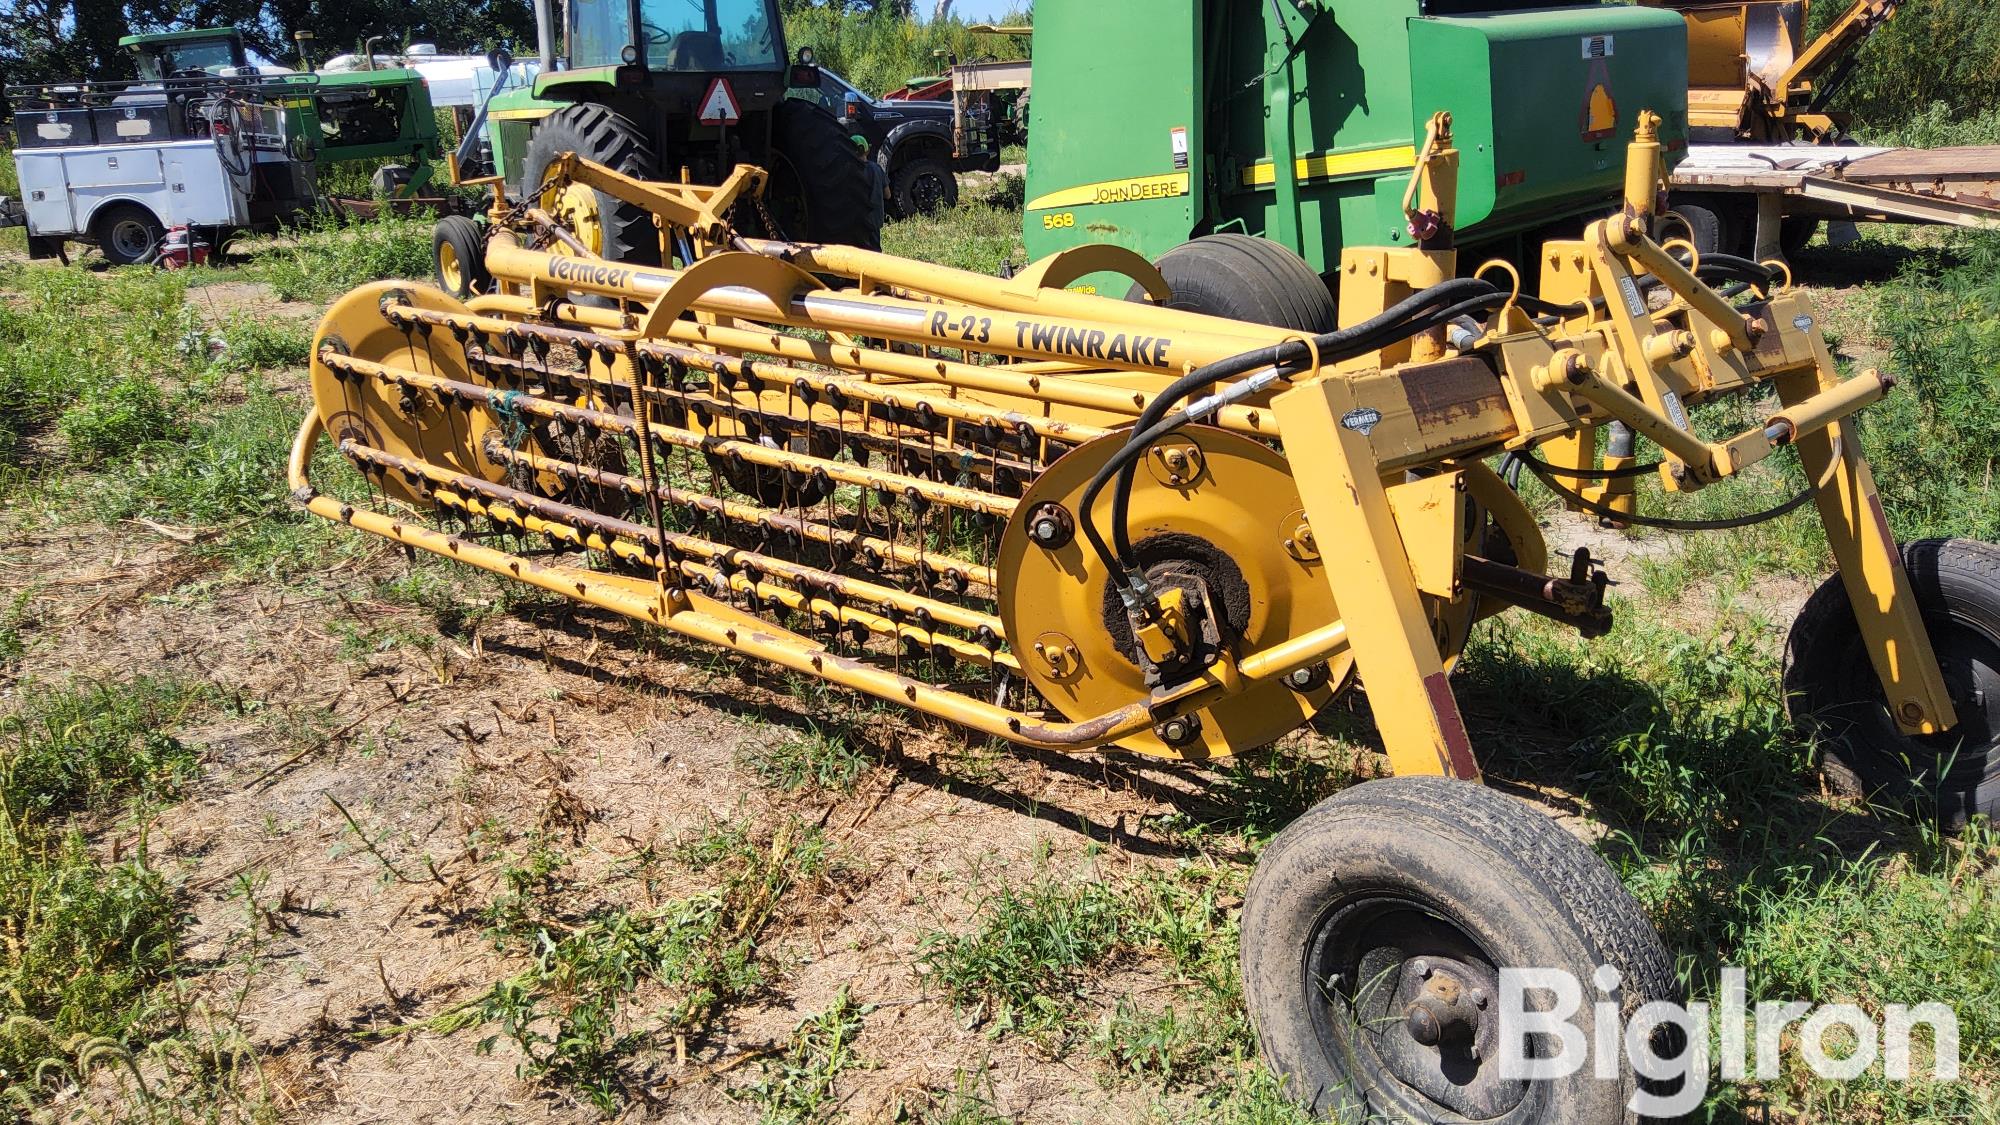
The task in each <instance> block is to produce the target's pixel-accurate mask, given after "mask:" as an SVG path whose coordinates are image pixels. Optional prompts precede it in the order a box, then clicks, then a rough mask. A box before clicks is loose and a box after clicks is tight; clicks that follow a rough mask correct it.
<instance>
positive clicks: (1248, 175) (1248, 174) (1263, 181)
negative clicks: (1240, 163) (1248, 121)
mask: <svg viewBox="0 0 2000 1125" xmlns="http://www.w3.org/2000/svg"><path fill="white" fill-rule="evenodd" d="M1416 166H1417V149H1416V146H1414V145H1394V146H1392V147H1389V148H1370V149H1363V150H1361V151H1360V152H1331V153H1326V154H1324V155H1321V156H1302V157H1300V158H1299V162H1298V177H1299V179H1300V180H1301V181H1308V180H1337V179H1340V178H1342V177H1344V176H1366V175H1369V174H1371V173H1374V172H1400V171H1403V170H1405V169H1409V168H1415V167H1416ZM1277 182H1278V172H1277V167H1276V166H1275V165H1274V164H1272V163H1271V162H1270V161H1268V160H1260V161H1258V162H1257V163H1255V164H1252V165H1251V166H1250V167H1248V168H1245V169H1243V186H1244V187H1270V186H1271V185H1272V184H1275V183H1277Z"/></svg>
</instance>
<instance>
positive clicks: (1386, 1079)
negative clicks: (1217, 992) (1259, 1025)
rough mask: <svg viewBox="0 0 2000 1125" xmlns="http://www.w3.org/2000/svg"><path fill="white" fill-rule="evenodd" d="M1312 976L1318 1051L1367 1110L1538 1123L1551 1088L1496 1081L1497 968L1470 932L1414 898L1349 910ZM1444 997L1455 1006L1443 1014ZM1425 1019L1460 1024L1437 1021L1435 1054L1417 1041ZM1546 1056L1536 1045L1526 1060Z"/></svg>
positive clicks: (1336, 923)
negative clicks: (1434, 1015)
mask: <svg viewBox="0 0 2000 1125" xmlns="http://www.w3.org/2000/svg"><path fill="white" fill-rule="evenodd" d="M1304 969H1305V973H1304V980H1303V985H1304V989H1305V996H1304V1002H1305V1004H1306V1007H1307V1011H1309V1012H1310V1013H1311V1014H1312V1024H1313V1029H1314V1031H1315V1033H1316V1034H1317V1037H1318V1039H1319V1043H1320V1047H1321V1049H1322V1050H1323V1051H1325V1052H1326V1053H1327V1057H1328V1059H1329V1061H1330V1062H1331V1063H1332V1065H1333V1069H1334V1070H1335V1072H1337V1073H1344V1074H1346V1075H1348V1076H1349V1078H1350V1082H1351V1089H1350V1092H1351V1093H1352V1094H1353V1095H1356V1096H1358V1097H1361V1098H1363V1099H1365V1101H1366V1103H1367V1105H1368V1107H1369V1108H1370V1109H1372V1110H1378V1111H1381V1112H1384V1113H1386V1114H1388V1115H1389V1116H1390V1117H1391V1118H1392V1119H1407V1120H1413V1121H1430V1120H1438V1119H1440V1118H1448V1119H1452V1120H1459V1119H1463V1120H1468V1121H1478V1122H1490V1123H1495V1125H1498V1123H1509V1125H1512V1123H1523V1122H1530V1121H1534V1120H1538V1119H1539V1117H1540V1115H1541V1111H1542V1109H1543V1108H1544V1106H1543V1101H1544V1099H1545V1091H1546V1089H1547V1087H1546V1086H1545V1085H1537V1084H1531V1083H1528V1082H1524V1081H1519V1080H1508V1079H1503V1078H1501V1077H1500V1074H1499V1061H1498V1060H1499V1042H1500V1039H1499V1018H1498V1012H1499V1008H1498V1005H1497V999H1498V996H1499V968H1498V965H1497V963H1496V959H1495V958H1494V957H1493V956H1492V955H1491V954H1490V953H1489V952H1488V951H1487V950H1486V948H1485V946H1484V944H1483V943H1482V942H1480V941H1479V940H1478V939H1476V938H1474V937H1473V936H1472V935H1471V934H1469V933H1468V932H1467V930H1466V928H1465V927H1462V926H1459V925H1458V924H1456V923H1454V922H1452V921H1450V920H1448V919H1446V918H1444V917H1443V916H1442V915H1440V914H1439V913H1438V912H1437V911H1436V910H1435V909H1433V908H1431V907H1430V906H1427V905H1426V904H1424V903H1422V902H1420V901H1418V900H1417V899H1415V898H1414V897H1409V896H1405V895H1401V894H1375V895H1369V896H1367V897H1361V898H1356V899H1350V900H1348V901H1346V902H1343V903H1337V904H1335V905H1334V906H1332V907H1331V908H1329V909H1328V910H1327V912H1326V913H1325V914H1324V915H1323V916H1322V917H1321V920H1320V922H1319V924H1318V925H1317V926H1316V927H1315V928H1314V930H1313V934H1312V937H1311V938H1310V939H1309V941H1308V943H1307V947H1306V956H1305V961H1304ZM1446 996H1450V997H1453V998H1454V1000H1455V1002H1453V1003H1451V1004H1448V1005H1444V1006H1443V1007H1440V1005H1441V1004H1442V1002H1443V999H1444V998H1445V997H1446ZM1480 1000H1484V1001H1485V1003H1484V1004H1481V1003H1479V1001H1480ZM1419 1010H1421V1011H1423V1012H1424V1013H1426V1014H1428V1013H1431V1012H1438V1011H1445V1010H1449V1011H1452V1012H1455V1013H1457V1014H1458V1017H1459V1018H1456V1019H1450V1018H1448V1019H1446V1020H1444V1021H1443V1022H1436V1021H1433V1022H1432V1026H1434V1027H1435V1028H1436V1029H1437V1031H1438V1032H1439V1034H1438V1035H1437V1038H1436V1041H1435V1042H1434V1043H1431V1044H1428V1045H1427V1044H1425V1043H1424V1042H1420V1041H1419V1039H1418V1037H1417V1035H1418V1033H1417V1032H1416V1031H1413V1025H1420V1024H1421V1023H1422V1022H1423V1020H1422V1017H1420V1016H1417V1015H1413V1012H1417V1011H1419ZM1545 1050H1546V1048H1545V1046H1544V1045H1542V1044H1540V1043H1538V1042H1536V1041H1535V1040H1534V1039H1531V1040H1530V1041H1529V1053H1531V1054H1533V1055H1537V1056H1539V1055H1542V1054H1544V1053H1545ZM1350 1108H1358V1107H1350Z"/></svg>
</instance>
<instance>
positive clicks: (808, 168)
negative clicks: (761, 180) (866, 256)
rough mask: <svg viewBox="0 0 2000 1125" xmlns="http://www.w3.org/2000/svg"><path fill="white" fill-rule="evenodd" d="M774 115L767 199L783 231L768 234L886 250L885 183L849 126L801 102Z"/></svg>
mask: <svg viewBox="0 0 2000 1125" xmlns="http://www.w3.org/2000/svg"><path fill="white" fill-rule="evenodd" d="M771 114H772V121H771V149H772V152H771V159H770V160H769V161H768V164H769V166H770V169H771V182H770V185H769V186H768V187H767V188H766V191H765V194H766V198H767V201H768V202H767V206H768V207H769V209H770V211H771V215H772V217H773V218H774V219H776V220H777V222H778V226H779V227H780V228H781V229H780V230H777V231H766V232H763V233H765V234H768V235H771V236H773V237H783V238H788V239H798V240H801V241H805V242H834V243H839V244H841V245H844V246H859V247H861V248H862V249H864V250H879V249H881V248H882V219H883V200H882V186H881V183H882V181H881V179H880V177H879V174H878V173H876V172H875V171H873V170H872V167H871V165H870V162H869V161H868V159H867V158H866V157H865V156H863V155H862V152H861V150H860V149H859V148H857V147H856V146H855V144H854V142H853V141H852V140H851V139H849V137H848V132H847V127H846V126H845V125H842V124H841V123H840V121H839V120H838V119H836V118H835V117H834V116H833V115H832V114H830V113H828V112H827V111H826V110H824V109H821V108H820V107H819V106H816V105H813V104H812V103H810V102H804V101H800V100H799V99H797V98H786V99H784V100H783V101H780V102H779V103H778V105H777V108H775V109H773V110H772V111H771ZM739 217H740V216H739ZM749 225H753V226H754V225H756V224H755V223H754V222H753V223H750V224H749Z"/></svg>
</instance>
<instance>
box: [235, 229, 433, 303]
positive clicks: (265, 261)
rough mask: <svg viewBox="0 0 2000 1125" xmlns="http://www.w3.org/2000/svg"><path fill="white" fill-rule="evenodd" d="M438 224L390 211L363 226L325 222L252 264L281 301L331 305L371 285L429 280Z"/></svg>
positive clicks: (260, 255) (267, 250) (267, 251)
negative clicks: (354, 290) (374, 282)
mask: <svg viewBox="0 0 2000 1125" xmlns="http://www.w3.org/2000/svg"><path fill="white" fill-rule="evenodd" d="M436 223H437V220H436V216H434V215H430V214H427V213H419V214H415V215H396V214H392V213H390V212H387V211H384V212H383V213H382V214H381V215H379V216H378V217H376V218H374V219H371V220H368V221H365V222H351V223H345V224H342V223H336V222H334V221H333V220H331V219H326V220H321V221H319V222H317V223H315V224H314V225H312V226H311V227H309V228H307V229H304V230H300V231H297V232H294V233H293V234H292V235H291V236H290V238H289V239H288V241H287V242H286V243H284V244H280V245H276V246H271V247H268V248H265V249H261V250H259V251H257V252H256V253H255V255H254V265H255V267H256V268H257V269H258V270H259V271H260V272H261V273H262V274H263V276H264V278H265V280H267V281H269V282H270V284H271V288H272V290H273V291H275V292H276V293H277V295H278V296H279V297H280V298H282V299H284V300H287V301H319V302H322V303H330V302H332V301H334V300H336V299H338V298H339V297H340V296H342V295H343V294H345V293H347V292H348V291H349V290H352V289H354V288H355V287H357V286H360V285H365V284H367V283H368V282H371V281H381V280H384V279H386V278H398V277H400V278H409V279H413V280H419V281H422V280H427V279H429V277H430V276H431V233H432V230H433V229H434V228H435V226H436Z"/></svg>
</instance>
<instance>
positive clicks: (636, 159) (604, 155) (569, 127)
mask: <svg viewBox="0 0 2000 1125" xmlns="http://www.w3.org/2000/svg"><path fill="white" fill-rule="evenodd" d="M565 152H574V153H576V154H577V155H578V156H581V157H583V158H584V159H585V160H590V161H595V162H596V163H598V164H602V165H604V166H605V167H606V168H609V169H611V170H612V171H614V172H620V173H623V174H624V175H627V176H631V177H632V178H633V179H638V180H654V179H658V178H659V158H658V156H657V155H656V154H655V153H654V152H653V146H652V144H651V143H650V142H648V141H647V139H646V134H645V133H644V132H642V131H641V130H640V128H639V127H638V126H637V125H635V124H633V123H632V122H631V121H630V120H629V119H627V118H625V117H622V116H620V115H619V114H616V113H613V112H612V111H611V110H609V109H606V108H605V107H603V106H601V105H593V104H591V103H588V102H584V103H579V104H577V105H572V106H565V107H563V108H562V109H559V110H556V111H555V112H554V113H551V114H549V115H548V116H547V117H545V118H543V119H542V121H541V124H539V125H537V126H536V127H535V135H534V136H532V137H530V138H529V139H528V148H527V151H526V152H525V153H524V154H523V155H522V158H521V194H522V195H523V196H524V197H528V198H529V199H530V200H531V202H532V201H533V197H534V196H535V194H536V191H537V189H539V188H540V187H541V185H542V180H543V178H544V177H545V176H546V175H547V173H548V168H549V165H550V164H553V163H555V159H556V157H558V156H560V155H562V154H563V153H565ZM596 195H597V215H598V223H599V224H600V226H601V227H602V230H603V245H602V247H601V248H600V250H599V257H602V258H603V259H604V260H605V261H607V262H624V263H627V264H629V265H635V266H657V265H659V264H660V231H659V228H658V227H656V226H654V225H653V216H652V215H651V214H649V213H648V212H647V211H646V209H645V208H643V207H640V206H638V205H637V204H632V203H626V202H624V201H623V200H621V199H619V198H617V197H616V196H612V195H607V194H605V193H604V192H601V191H600V192H597V193H596Z"/></svg>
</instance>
